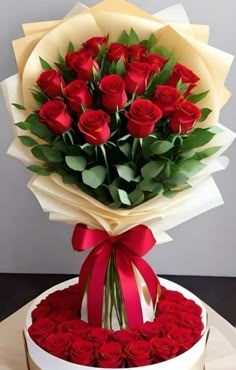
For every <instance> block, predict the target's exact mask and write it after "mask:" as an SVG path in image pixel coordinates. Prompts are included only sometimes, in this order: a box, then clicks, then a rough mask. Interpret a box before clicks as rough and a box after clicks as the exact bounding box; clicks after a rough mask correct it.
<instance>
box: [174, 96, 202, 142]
mask: <svg viewBox="0 0 236 370" xmlns="http://www.w3.org/2000/svg"><path fill="white" fill-rule="evenodd" d="M200 117H201V111H200V109H199V108H198V107H197V106H196V105H195V104H193V103H191V102H190V101H187V100H181V101H180V103H179V105H178V108H177V110H176V111H175V112H174V113H173V115H172V116H171V119H170V123H169V125H170V129H171V131H172V132H178V133H180V134H182V135H184V134H186V133H187V132H189V131H190V130H192V128H193V127H194V124H195V123H196V121H197V120H198V119H199V118H200Z"/></svg>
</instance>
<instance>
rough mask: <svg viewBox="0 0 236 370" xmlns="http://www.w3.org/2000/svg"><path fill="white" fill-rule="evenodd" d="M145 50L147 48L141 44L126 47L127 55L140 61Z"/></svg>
mask: <svg viewBox="0 0 236 370" xmlns="http://www.w3.org/2000/svg"><path fill="white" fill-rule="evenodd" d="M146 52H147V48H146V46H144V45H141V44H133V45H131V46H130V47H129V48H128V54H129V57H130V58H132V59H135V60H137V61H141V60H142V59H143V57H144V55H145V54H146Z"/></svg>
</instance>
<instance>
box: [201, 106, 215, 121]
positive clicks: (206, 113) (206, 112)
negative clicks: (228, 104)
mask: <svg viewBox="0 0 236 370" xmlns="http://www.w3.org/2000/svg"><path fill="white" fill-rule="evenodd" d="M211 112H212V109H210V108H202V109H201V118H200V119H199V122H203V121H205V120H206V119H207V117H208V116H209V114H210V113H211Z"/></svg>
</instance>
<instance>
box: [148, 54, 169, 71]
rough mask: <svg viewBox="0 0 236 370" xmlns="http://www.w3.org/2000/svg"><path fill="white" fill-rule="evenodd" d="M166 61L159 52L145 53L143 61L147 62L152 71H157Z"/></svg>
mask: <svg viewBox="0 0 236 370" xmlns="http://www.w3.org/2000/svg"><path fill="white" fill-rule="evenodd" d="M167 61H168V59H167V58H164V57H163V56H162V55H159V54H147V55H146V56H145V58H144V62H147V63H149V64H150V66H151V71H152V72H153V73H158V72H159V71H160V70H161V69H162V68H163V67H164V65H165V64H166V62H167Z"/></svg>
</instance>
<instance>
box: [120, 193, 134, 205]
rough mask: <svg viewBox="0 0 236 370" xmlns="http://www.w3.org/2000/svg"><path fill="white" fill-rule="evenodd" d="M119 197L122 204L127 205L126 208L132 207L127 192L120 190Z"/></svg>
mask: <svg viewBox="0 0 236 370" xmlns="http://www.w3.org/2000/svg"><path fill="white" fill-rule="evenodd" d="M118 195H119V198H120V201H121V203H122V204H125V205H126V206H131V202H130V199H129V197H128V194H127V192H126V191H125V190H122V189H118Z"/></svg>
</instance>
